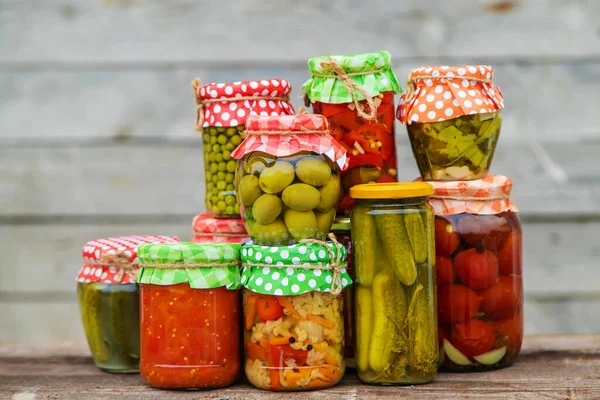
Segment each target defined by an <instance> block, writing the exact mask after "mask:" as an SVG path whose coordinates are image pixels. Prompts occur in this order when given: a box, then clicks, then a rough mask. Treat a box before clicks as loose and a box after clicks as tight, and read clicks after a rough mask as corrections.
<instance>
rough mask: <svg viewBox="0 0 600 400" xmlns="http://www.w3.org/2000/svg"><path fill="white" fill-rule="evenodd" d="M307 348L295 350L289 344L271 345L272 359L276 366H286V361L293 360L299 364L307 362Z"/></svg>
mask: <svg viewBox="0 0 600 400" xmlns="http://www.w3.org/2000/svg"><path fill="white" fill-rule="evenodd" d="M307 358H308V351H307V350H295V349H293V348H291V347H290V346H289V345H282V346H271V360H272V362H273V366H274V367H282V366H283V367H285V366H286V361H289V360H292V361H294V362H295V363H296V365H298V366H302V365H304V364H306V359H307Z"/></svg>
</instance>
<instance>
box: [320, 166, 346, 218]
mask: <svg viewBox="0 0 600 400" xmlns="http://www.w3.org/2000/svg"><path fill="white" fill-rule="evenodd" d="M340 188H341V184H340V176H339V175H338V174H333V175H331V178H330V179H329V182H327V183H326V184H325V185H324V186H322V187H321V188H320V189H319V192H320V194H321V201H320V202H319V206H318V207H317V210H319V211H328V210H330V209H332V208H334V209H335V207H336V206H337V203H338V200H339V199H340Z"/></svg>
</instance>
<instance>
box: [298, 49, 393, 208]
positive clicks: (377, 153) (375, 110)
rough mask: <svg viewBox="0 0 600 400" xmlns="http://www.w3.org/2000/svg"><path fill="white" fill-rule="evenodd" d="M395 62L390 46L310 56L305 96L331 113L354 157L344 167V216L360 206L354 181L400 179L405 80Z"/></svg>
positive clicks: (316, 109)
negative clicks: (398, 98)
mask: <svg viewBox="0 0 600 400" xmlns="http://www.w3.org/2000/svg"><path fill="white" fill-rule="evenodd" d="M391 64H392V60H391V56H390V53H388V52H387V51H378V52H375V53H364V54H350V55H344V56H321V57H314V58H311V59H310V60H308V66H309V69H310V74H311V77H310V78H309V79H308V80H307V81H306V82H305V83H304V92H305V96H304V97H305V102H306V104H307V105H308V104H310V103H312V104H313V110H314V112H315V113H316V114H322V115H324V116H325V117H327V119H328V120H329V125H330V127H331V134H332V136H333V137H334V138H335V139H336V140H337V141H338V142H340V143H341V144H342V146H344V148H345V149H346V150H347V151H348V158H349V160H350V164H349V166H348V169H347V170H346V171H345V172H343V173H342V188H343V196H342V199H341V200H340V204H339V207H338V214H339V215H340V216H342V215H345V216H349V215H350V211H351V210H352V208H353V207H354V203H355V202H354V200H353V199H352V198H351V197H350V195H349V190H350V187H352V186H353V185H356V184H360V183H369V182H394V181H397V165H396V164H397V163H396V142H395V133H394V112H395V111H394V93H399V92H400V85H399V84H398V80H397V79H396V76H395V75H394V72H393V71H392V65H391Z"/></svg>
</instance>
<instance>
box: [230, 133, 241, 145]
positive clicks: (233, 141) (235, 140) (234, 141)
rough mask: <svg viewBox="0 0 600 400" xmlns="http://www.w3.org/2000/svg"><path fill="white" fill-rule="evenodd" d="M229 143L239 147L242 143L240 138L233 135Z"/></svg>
mask: <svg viewBox="0 0 600 400" xmlns="http://www.w3.org/2000/svg"><path fill="white" fill-rule="evenodd" d="M231 143H233V145H234V146H239V144H240V143H242V137H241V136H240V135H235V136H233V137H232V138H231Z"/></svg>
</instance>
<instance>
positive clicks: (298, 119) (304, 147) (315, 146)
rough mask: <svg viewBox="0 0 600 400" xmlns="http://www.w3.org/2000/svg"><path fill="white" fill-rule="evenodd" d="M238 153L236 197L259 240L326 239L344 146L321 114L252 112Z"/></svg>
mask: <svg viewBox="0 0 600 400" xmlns="http://www.w3.org/2000/svg"><path fill="white" fill-rule="evenodd" d="M246 126H247V130H246V133H247V136H246V138H245V139H244V141H243V142H242V144H241V145H240V146H239V147H238V148H237V149H235V151H234V152H233V153H232V154H231V156H232V157H233V158H236V159H239V160H240V162H239V165H238V173H237V191H238V201H239V202H240V211H241V214H242V218H243V219H244V221H245V223H246V228H247V229H248V233H249V235H250V237H251V238H252V240H253V241H254V243H255V244H260V245H267V246H280V245H286V246H287V245H289V244H293V243H296V242H298V241H300V240H303V239H308V238H312V239H318V240H324V239H325V238H326V236H327V235H328V234H329V232H330V230H331V224H332V223H333V219H334V218H335V213H336V207H337V204H338V200H339V196H340V171H341V170H343V169H344V168H346V165H347V159H346V150H345V149H344V148H343V147H342V146H341V145H340V144H339V143H338V142H337V141H336V140H335V139H334V138H333V137H331V135H330V134H329V125H328V123H327V119H326V118H325V117H323V116H322V115H315V114H300V115H285V116H274V117H248V119H247V121H246Z"/></svg>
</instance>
